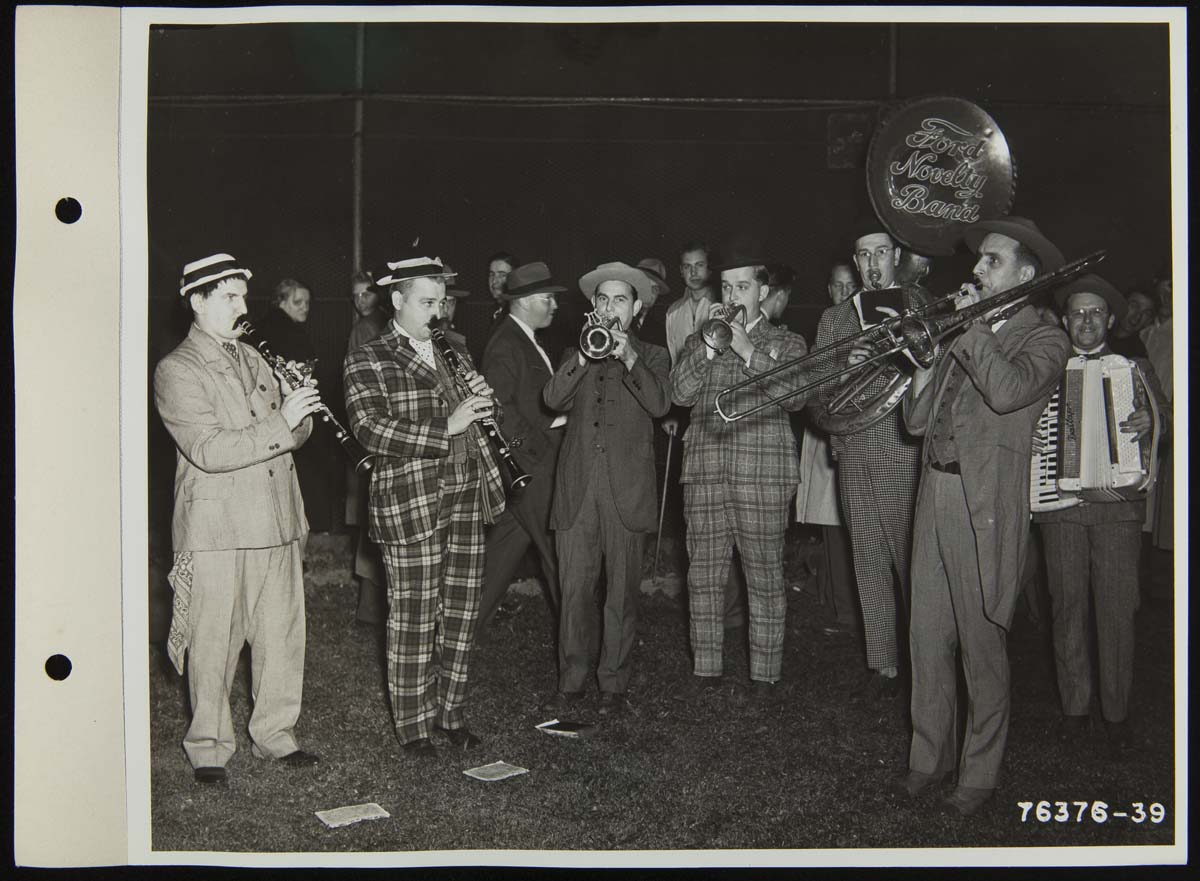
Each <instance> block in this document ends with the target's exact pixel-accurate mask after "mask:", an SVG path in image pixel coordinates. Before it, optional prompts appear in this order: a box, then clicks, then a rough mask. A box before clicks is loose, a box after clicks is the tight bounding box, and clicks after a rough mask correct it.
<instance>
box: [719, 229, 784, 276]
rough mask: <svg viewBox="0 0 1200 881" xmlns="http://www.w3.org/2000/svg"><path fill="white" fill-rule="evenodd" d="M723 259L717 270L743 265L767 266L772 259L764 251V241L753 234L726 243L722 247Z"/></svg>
mask: <svg viewBox="0 0 1200 881" xmlns="http://www.w3.org/2000/svg"><path fill="white" fill-rule="evenodd" d="M721 257H722V259H721V261H720V263H719V265H718V266H716V267H715V269H716V271H717V272H724V271H725V270H727V269H738V268H740V267H742V266H766V265H767V264H768V263H770V262H771V261H770V260H768V259H767V255H766V253H765V252H764V251H763V248H762V243H761V242H760V241H759V240H758V239H756V238H754V237H753V236H748V235H741V236H737V237H736V238H734V239H731V240H730V241H728V242H726V243H725V246H724V247H723V248H721Z"/></svg>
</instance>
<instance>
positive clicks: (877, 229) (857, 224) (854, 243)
mask: <svg viewBox="0 0 1200 881" xmlns="http://www.w3.org/2000/svg"><path fill="white" fill-rule="evenodd" d="M852 230H853V232H852V233H851V235H850V253H852V254H853V253H854V251H855V249H856V248H857V247H858V241H859V239H864V238H866V237H867V236H876V235H883V236H887V237H888V238H889V239H891V240H892V243H893V244H898V243H897V242H896V237H895V236H894V235H892V233H891V231H890V230H889V229H888V228H887V227H886V226H884V225H883V223H882V222H880V220H879V218H878V217H876V216H875V215H874V214H863V215H861V216H860V217H858V218H857V219H856V220H855V221H854V226H853V227H852Z"/></svg>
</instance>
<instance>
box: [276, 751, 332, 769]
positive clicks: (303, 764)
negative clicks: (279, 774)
mask: <svg viewBox="0 0 1200 881" xmlns="http://www.w3.org/2000/svg"><path fill="white" fill-rule="evenodd" d="M276 761H277V762H279V763H281V764H284V765H287V766H288V767H291V768H311V767H312V766H313V765H315V764H317V763H318V762H320V761H321V757H320V756H319V755H317V754H316V753H309V752H305V751H304V750H302V749H298V750H296V751H295V752H290V753H288V754H287V755H286V756H280V757H279V758H278V759H276Z"/></svg>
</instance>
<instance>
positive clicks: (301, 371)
mask: <svg viewBox="0 0 1200 881" xmlns="http://www.w3.org/2000/svg"><path fill="white" fill-rule="evenodd" d="M236 329H237V330H240V331H241V332H242V336H243V337H256V336H257V335H258V334H257V331H255V329H254V325H252V324H251V323H250V322H249V321H247V320H246V319H242V321H240V322H239V323H238V325H237V327H236ZM253 345H254V348H256V349H258V353H259V354H260V355H262V356H263V360H265V361H266V362H267V364H269V365H270V367H271V370H272V372H273V373H274V374H275V375H276V376H277V377H279V379H280V380H282V381H283V382H286V383H287V384H288V385H290V386H291V387H292V388H294V389H295V388H300V387H301V386H302V385H307V384H308V379H309V377H311V376H312V374H313V368H314V367H315V366H316V363H317V362H316V359H314V360H312V361H293V362H291V364H290V365H289V363H288V362H287V361H286V360H284V358H283V357H282V356H281V355H276V354H275V353H274V352H272V351H271V349H270V347H269V346H268V345H267V341H266V340H264V339H259V340H257V341H256V342H254V343H253ZM318 412H319V413H320V414H321V419H322V420H324V421H325V422H327V423H328V424H329V427H330V428H332V429H333V436H334V437H335V438H337V442H338V443H339V444H341V445H342V449H343V450H345V451H346V455H348V456H349V457H350V458H351V460H352V461H353V462H354V470H355V471H356V472H357V473H359V474H363V473H365V472H367V471H370V470H371V466H372V465H374V464H375V462H374V459H375V457H374V456H372V455H371V454H370V453H368V452H367V449H366V447H364V446H363V445H362V444H360V443H359V442H358V441H357V440H355V439H354V435H352V434H351V433H350V432H348V431H347V430H346V429H345V427H344V426H343V425H342V423H340V422H338V421H337V418H336V417H335V416H334V415H333V413H331V412H330V410H329V408H328V407H326V406H325V405H324V404H321V406H320V408H319V410H318Z"/></svg>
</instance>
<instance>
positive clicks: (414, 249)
mask: <svg viewBox="0 0 1200 881" xmlns="http://www.w3.org/2000/svg"><path fill="white" fill-rule="evenodd" d="M453 277H454V271H453V270H451V269H450V268H449V267H447V266H445V265H444V264H443V263H442V258H441V257H430V256H429V255H428V251H426V250H422V249H419V248H418V245H417V243H416V242H414V243H413V244H412V245H411V246H410V247H407V248H405V249H403V251H401V253H400V255H399V256H398V257H397V258H396V259H395V260H389V261H388V262H387V264H386V265H385V267H384V268H383V269H381V270H379V271H378V272H377V273H376V274H375V284H376V285H378V286H379V287H385V286H387V285H391V284H395V283H396V282H398V281H405V280H406V279H410V278H442V279H448V278H453Z"/></svg>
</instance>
